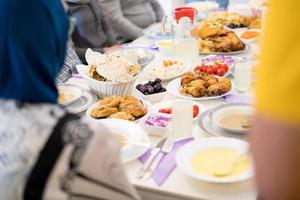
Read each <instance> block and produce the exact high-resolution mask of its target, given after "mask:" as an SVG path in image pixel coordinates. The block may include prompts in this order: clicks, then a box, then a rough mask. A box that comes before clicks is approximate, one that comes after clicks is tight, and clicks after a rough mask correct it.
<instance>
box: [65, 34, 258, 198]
mask: <svg viewBox="0 0 300 200" xmlns="http://www.w3.org/2000/svg"><path fill="white" fill-rule="evenodd" d="M154 43H155V40H153V39H149V38H147V37H146V36H142V37H140V38H138V39H137V40H135V41H133V42H132V43H131V45H136V46H143V47H149V46H151V45H153V44H154ZM251 46H252V48H251V50H250V51H249V52H247V53H245V54H241V55H238V56H240V57H246V58H248V59H251V58H252V56H253V54H254V52H255V51H258V44H253V45H251ZM153 52H154V54H155V56H156V57H155V60H158V59H163V58H164V55H162V54H161V53H160V52H159V51H158V50H153ZM256 53H257V52H256ZM203 56H204V55H203ZM203 56H202V55H200V56H199V60H200V59H201V57H203ZM197 62H199V61H197ZM231 78H233V77H231ZM147 80H148V79H147V77H146V76H145V75H144V74H141V75H140V76H139V78H138V79H137V80H136V82H135V84H139V83H145V82H147ZM68 83H72V84H77V85H80V86H81V87H85V88H87V89H88V86H87V85H86V84H85V82H84V80H83V79H80V78H77V77H73V78H71V79H69V80H68ZM163 84H164V86H166V85H167V84H168V82H166V83H163ZM135 92H136V91H135V90H134V91H133V93H132V95H133V96H135V95H136V94H135ZM233 93H235V94H237V93H236V92H235V91H233ZM238 95H241V94H238ZM243 96H247V97H249V98H250V97H251V98H252V96H253V95H252V91H251V92H249V93H247V94H243ZM174 99H177V97H174V96H172V95H171V94H167V95H166V96H165V97H164V98H163V99H162V100H161V101H168V100H174ZM161 101H160V102H161ZM198 102H199V103H200V104H202V105H203V106H204V107H205V108H206V109H210V108H213V107H216V106H218V105H221V104H224V103H226V101H225V99H224V98H218V99H214V100H205V101H198ZM156 103H159V102H156ZM156 103H154V104H153V105H155V104H156ZM200 123H201V122H200ZM149 137H150V140H151V144H152V146H154V145H155V144H157V142H158V141H160V140H161V137H159V136H152V135H150V136H149ZM191 137H194V139H195V140H198V141H201V140H202V139H203V138H206V137H211V136H210V135H209V134H207V133H206V132H205V131H203V130H202V129H201V128H200V127H199V122H198V121H194V127H193V134H192V135H191ZM141 166H142V163H141V162H140V161H139V160H134V161H131V162H127V163H124V169H125V172H126V174H127V176H128V179H129V181H130V183H131V184H133V185H134V186H135V187H136V189H137V191H138V192H139V194H140V195H141V197H142V199H143V200H254V199H256V198H257V191H256V188H255V180H254V178H250V179H248V180H246V181H242V182H236V183H223V184H222V183H209V182H203V181H200V180H196V179H194V178H192V177H189V176H188V175H186V174H185V173H184V172H182V171H181V170H180V169H179V168H178V167H176V168H175V169H174V170H173V171H172V173H171V174H170V175H169V176H168V178H167V179H166V180H165V182H164V183H163V184H162V185H160V186H158V185H157V184H156V182H155V181H154V180H153V179H152V178H150V179H147V180H141V179H138V178H137V177H136V175H137V172H138V170H139V169H140V167H141Z"/></svg>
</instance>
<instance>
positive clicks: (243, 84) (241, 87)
mask: <svg viewBox="0 0 300 200" xmlns="http://www.w3.org/2000/svg"><path fill="white" fill-rule="evenodd" d="M254 65H255V62H253V61H245V62H239V63H237V64H236V65H235V67H234V86H235V89H236V91H237V92H238V93H248V92H250V90H251V86H252V68H253V67H254Z"/></svg>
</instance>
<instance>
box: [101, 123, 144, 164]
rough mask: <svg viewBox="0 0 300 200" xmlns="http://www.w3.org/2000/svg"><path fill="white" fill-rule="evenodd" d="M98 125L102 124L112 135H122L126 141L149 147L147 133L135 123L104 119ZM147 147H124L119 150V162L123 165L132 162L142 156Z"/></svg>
mask: <svg viewBox="0 0 300 200" xmlns="http://www.w3.org/2000/svg"><path fill="white" fill-rule="evenodd" d="M98 123H100V124H102V125H103V126H104V127H106V128H107V129H108V130H110V131H111V132H112V133H113V134H116V133H117V134H122V135H123V136H124V137H125V138H127V140H128V141H132V142H138V143H144V144H146V145H148V146H149V147H150V140H149V137H148V135H147V133H146V132H145V131H144V130H143V129H142V128H141V127H140V126H139V125H137V124H136V123H134V122H129V121H126V120H118V119H104V120H100V121H99V122H98ZM147 150H148V148H147V147H142V146H137V145H125V146H124V147H123V148H122V149H121V160H122V162H123V163H125V162H129V161H133V160H135V159H137V158H138V157H140V156H141V155H143V154H144V153H145V152H146V151H147Z"/></svg>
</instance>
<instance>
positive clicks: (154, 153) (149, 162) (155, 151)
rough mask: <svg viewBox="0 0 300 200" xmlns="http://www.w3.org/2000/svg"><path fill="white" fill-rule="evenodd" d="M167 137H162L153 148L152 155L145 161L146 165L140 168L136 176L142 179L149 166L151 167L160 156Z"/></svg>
mask: <svg viewBox="0 0 300 200" xmlns="http://www.w3.org/2000/svg"><path fill="white" fill-rule="evenodd" d="M166 140H167V138H163V139H161V140H160V141H159V142H158V143H157V144H156V146H155V147H154V148H153V149H152V150H151V153H150V156H149V157H148V158H147V160H146V162H145V163H144V165H143V166H142V167H141V168H140V169H139V171H138V173H137V175H136V177H137V178H138V179H142V178H144V176H145V173H146V172H147V171H148V170H149V168H150V167H151V165H152V163H153V161H154V160H155V159H156V157H157V156H158V154H159V152H160V151H161V149H162V147H163V146H164V144H165V142H166Z"/></svg>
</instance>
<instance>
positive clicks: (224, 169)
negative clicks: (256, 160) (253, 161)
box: [214, 151, 248, 177]
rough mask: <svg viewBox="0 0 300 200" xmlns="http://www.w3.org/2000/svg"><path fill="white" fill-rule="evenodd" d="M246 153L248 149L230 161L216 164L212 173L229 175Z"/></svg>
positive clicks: (218, 175)
mask: <svg viewBox="0 0 300 200" xmlns="http://www.w3.org/2000/svg"><path fill="white" fill-rule="evenodd" d="M247 154H248V151H246V152H244V153H241V154H240V155H239V156H238V157H237V158H235V159H234V160H233V161H232V162H231V163H229V164H227V165H226V166H224V165H221V164H220V165H218V166H216V167H215V169H214V175H215V176H217V177H224V176H228V175H230V174H231V173H232V172H233V171H234V170H235V167H236V165H237V164H238V163H239V161H240V160H241V159H242V158H243V157H244V156H245V155H247Z"/></svg>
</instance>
